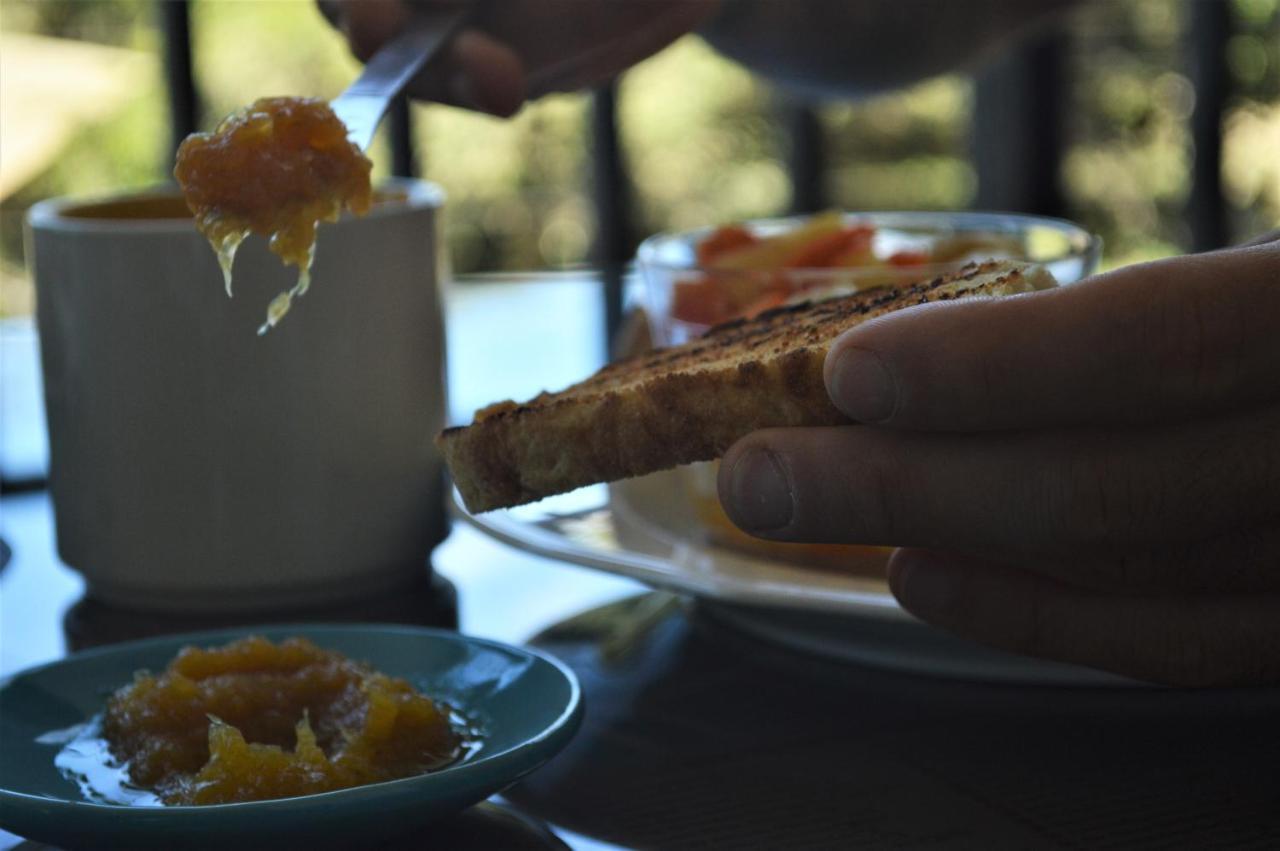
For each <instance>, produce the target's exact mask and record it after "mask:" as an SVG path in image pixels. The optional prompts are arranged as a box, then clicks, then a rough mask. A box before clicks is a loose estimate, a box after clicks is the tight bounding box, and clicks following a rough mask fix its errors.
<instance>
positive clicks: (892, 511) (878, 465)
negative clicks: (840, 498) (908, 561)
mask: <svg viewBox="0 0 1280 851" xmlns="http://www.w3.org/2000/svg"><path fill="white" fill-rule="evenodd" d="M903 475H904V472H903V470H902V469H901V465H899V464H897V463H895V462H894V460H893V459H892V456H890V455H889V454H888V453H882V452H873V453H869V454H868V456H867V457H866V459H864V460H863V462H862V463H860V464H859V465H858V476H857V478H856V479H855V480H853V481H851V482H850V484H851V486H852V488H851V493H850V494H849V497H848V501H849V502H850V515H851V516H852V517H854V518H856V522H857V524H858V526H859V530H860V532H861V533H862V536H863V537H864V538H868V540H867V541H866V542H867V543H883V544H891V543H898V542H899V540H900V534H901V531H902V523H901V518H902V515H903V508H902V504H901V499H902V494H903V493H904V492H905V491H906V490H908V488H905V487H903V482H902V479H903ZM869 538H875V539H876V540H875V541H871V540H870V539H869Z"/></svg>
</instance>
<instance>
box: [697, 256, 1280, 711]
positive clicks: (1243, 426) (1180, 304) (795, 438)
mask: <svg viewBox="0 0 1280 851" xmlns="http://www.w3.org/2000/svg"><path fill="white" fill-rule="evenodd" d="M1272 239H1273V240H1274V239H1275V236H1274V235H1273V237H1272ZM826 384H827V390H828V392H829V393H830V395H831V398H832V400H833V402H834V403H835V404H836V406H837V407H839V408H840V409H841V410H842V411H844V412H845V413H846V414H848V415H849V416H850V417H851V418H853V419H854V420H857V421H859V422H861V423H866V425H852V426H844V427H837V428H823V429H773V430H767V431H762V432H757V433H755V434H752V435H750V436H748V437H746V438H744V439H743V440H741V441H740V442H739V443H738V444H736V445H735V446H734V447H733V448H732V449H731V450H730V452H729V453H728V455H727V456H726V457H725V459H724V461H723V463H722V465H721V472H720V481H719V485H720V498H721V501H722V502H723V503H724V505H725V508H726V510H727V511H728V513H729V516H730V517H732V518H733V519H734V521H735V522H736V523H738V525H740V526H741V527H743V528H744V529H746V530H748V531H751V532H753V533H755V534H758V535H760V536H762V537H767V538H772V539H775V540H786V541H816V542H843V543H860V544H889V545H895V546H899V547H902V549H899V550H898V551H897V552H896V553H895V554H894V555H893V557H892V559H891V561H890V564H889V583H890V587H891V588H892V590H893V593H894V595H895V596H896V597H897V598H898V600H899V601H900V602H901V604H902V605H903V607H904V608H906V609H907V610H908V611H910V612H912V613H913V614H915V615H917V616H918V617H920V618H921V619H923V620H925V621H928V622H930V623H933V624H935V625H937V626H940V627H943V628H944V629H947V630H950V631H952V632H955V633H957V634H960V635H962V636H967V637H969V638H973V639H976V640H978V641H981V642H984V643H986V644H989V645H992V646H995V647H999V648H1003V649H1007V650H1011V651H1015V652H1018V653H1025V654H1029V655H1033V656H1040V657H1044V658H1048V659H1056V660H1061V661H1065V662H1073V663H1078V664H1083V665H1088V666H1091V667H1095V668H1101V669H1104V670H1109V671H1114V672H1117V673H1120V674H1124V675H1128V676H1132V677H1136V678H1139V679H1146V680H1152V681H1157V682H1163V683H1169V684H1175V685H1185V686H1207V685H1236V684H1251V683H1268V682H1277V681H1280V241H1271V242H1267V243H1262V244H1257V245H1254V246H1252V247H1246V248H1237V249H1231V250H1227V251H1220V252H1215V253H1210V254H1202V255H1195V256H1189V257H1181V258H1176V259H1170V260H1164V261H1159V262H1156V263H1149V264H1145V265H1141V266H1133V267H1129V268H1125V269H1120V270H1118V271H1115V272H1111V273H1109V274H1106V275H1101V276H1098V277H1095V278H1092V279H1090V280H1087V281H1083V282H1081V283H1078V284H1074V285H1071V286H1067V287H1062V288H1059V289H1055V290H1050V291H1045V292H1038V293H1031V294H1027V295H1021V296H1015V297H1011V298H1005V299H997V300H966V301H960V302H953V303H942V304H930V305H925V306H921V307H918V308H913V309H910V310H906V311H901V312H898V313H893V314H890V315H888V316H885V317H882V318H880V319H877V320H875V321H872V322H869V323H866V324H865V325H862V326H859V327H857V328H854V329H851V330H850V331H849V332H847V333H845V334H844V335H843V336H842V337H841V338H840V339H839V340H838V341H837V342H836V343H835V345H834V346H833V347H832V350H831V353H830V354H829V356H828V357H827V360H826Z"/></svg>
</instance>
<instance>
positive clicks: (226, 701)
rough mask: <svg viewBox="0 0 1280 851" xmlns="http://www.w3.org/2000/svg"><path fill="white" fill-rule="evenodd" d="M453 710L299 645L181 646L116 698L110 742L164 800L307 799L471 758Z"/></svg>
mask: <svg viewBox="0 0 1280 851" xmlns="http://www.w3.org/2000/svg"><path fill="white" fill-rule="evenodd" d="M449 715H450V711H449V708H448V707H446V706H444V705H443V704H438V703H436V702H434V701H432V700H431V699H430V698H428V697H426V696H424V695H422V694H420V693H419V692H417V691H416V690H415V689H414V688H413V686H411V685H410V684H409V683H408V682H407V681H405V680H402V679H398V678H395V677H389V676H386V675H385V674H381V673H379V672H377V671H375V670H373V669H372V668H371V667H369V666H368V665H365V664H362V663H360V662H355V661H352V660H351V659H348V658H347V657H345V656H343V655H342V654H340V653H335V652H332V651H327V650H322V649H320V648H319V647H317V646H316V645H314V644H312V643H311V642H309V641H306V640H305V639H301V638H290V639H286V640H285V641H282V642H280V643H279V644H273V643H272V642H270V641H267V640H266V639H264V638H258V637H250V638H244V639H240V640H238V641H233V642H231V643H230V644H228V645H226V646H225V647H221V648H216V649H201V648H198V647H187V648H184V649H183V650H182V651H181V652H180V653H179V654H178V656H177V657H176V658H175V659H174V660H173V662H172V663H171V664H170V665H169V667H168V668H166V669H165V670H164V671H163V672H162V673H161V674H160V675H159V676H153V675H151V674H149V673H146V672H141V673H139V674H137V675H136V677H135V678H134V681H133V682H132V683H131V684H129V685H127V686H125V687H124V688H121V689H120V690H119V691H117V692H116V693H115V694H114V695H112V696H111V697H110V699H109V700H108V701H107V709H106V712H105V713H104V715H103V719H102V736H103V738H104V739H105V740H106V742H107V745H108V747H109V749H110V753H111V755H112V756H113V757H114V758H115V759H117V760H119V761H120V762H121V763H124V764H125V765H126V766H127V768H128V773H129V779H130V781H131V782H132V783H133V784H135V785H137V786H140V787H144V788H147V789H150V790H152V791H154V792H155V793H156V795H157V796H158V797H159V798H160V800H161V801H163V802H164V803H166V804H223V803H233V802H237V801H261V800H266V799H270V798H287V797H292V796H296V795H310V794H314V793H317V792H328V791H331V790H334V789H344V788H347V787H351V786H360V785H363V784H366V783H377V782H380V781H384V780H394V779H397V778H400V777H409V776H413V775H417V774H423V773H426V772H428V771H432V770H435V769H438V768H442V767H444V766H446V765H448V764H449V763H451V762H454V761H455V760H457V759H458V758H459V757H460V756H461V755H462V753H463V750H464V746H465V742H464V737H463V736H462V735H461V734H460V733H459V732H458V731H457V730H456V729H455V728H454V725H453V724H451V722H450V718H449Z"/></svg>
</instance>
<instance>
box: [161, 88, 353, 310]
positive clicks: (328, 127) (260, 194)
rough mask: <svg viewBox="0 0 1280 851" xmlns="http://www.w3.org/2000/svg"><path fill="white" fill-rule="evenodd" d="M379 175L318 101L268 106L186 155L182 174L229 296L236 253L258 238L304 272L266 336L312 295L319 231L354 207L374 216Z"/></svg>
mask: <svg viewBox="0 0 1280 851" xmlns="http://www.w3.org/2000/svg"><path fill="white" fill-rule="evenodd" d="M371 168H372V163H370V161H369V159H368V158H367V157H366V156H365V155H364V154H363V153H362V152H361V150H360V148H359V147H357V146H356V145H354V144H352V143H351V141H350V140H348V139H347V128H346V127H345V126H344V125H343V123H342V121H341V120H340V119H339V118H338V116H337V115H335V114H334V112H333V110H332V109H330V108H329V105H328V104H327V103H325V102H324V101H322V100H316V99H312V98H291V97H278V98H262V99H261V100H258V101H255V102H254V103H253V104H252V105H250V106H248V107H245V108H244V109H242V110H240V111H239V112H236V113H233V114H232V115H230V116H228V117H227V118H225V119H223V121H222V123H221V124H219V125H218V127H217V128H216V129H215V130H214V131H213V132H212V133H193V134H192V135H190V136H188V137H187V138H186V139H185V140H184V141H183V143H182V145H181V146H180V147H179V148H178V159H177V164H176V166H175V167H174V170H173V173H174V176H175V177H176V178H177V179H178V185H179V186H181V187H182V192H183V194H184V195H185V196H186V199H187V205H188V206H189V207H190V208H191V212H192V214H193V215H194V216H195V221H196V227H198V228H199V229H200V232H201V233H202V234H204V235H205V237H207V238H208V240H209V243H210V244H211V245H212V246H213V248H214V250H215V251H216V252H217V253H218V261H219V263H220V264H221V265H222V272H223V275H224V277H225V279H226V284H227V294H228V295H230V294H231V265H232V262H233V261H234V259H235V252H236V249H237V248H238V247H239V246H240V243H241V242H242V241H244V239H245V237H247V236H248V235H249V234H251V233H254V234H258V235H259V236H263V237H267V238H269V239H270V246H271V250H272V251H273V252H275V254H276V255H278V256H279V257H280V259H281V260H282V261H284V263H285V264H286V265H291V266H296V267H297V268H298V283H297V285H296V286H294V287H293V289H291V290H289V291H287V292H283V293H281V294H280V295H278V296H277V297H276V298H275V299H274V300H273V301H272V302H271V305H270V306H269V307H268V308H267V321H266V323H265V324H264V325H263V326H262V328H261V329H260V331H259V333H265V332H266V331H267V330H269V329H271V328H273V327H275V325H276V324H277V323H278V322H279V321H280V320H281V319H283V318H284V315H285V314H286V313H288V311H289V308H290V306H291V305H292V303H293V299H294V298H296V297H298V296H301V295H303V294H304V293H305V292H306V291H307V287H308V285H309V283H310V270H311V261H312V258H313V257H314V256H315V242H316V226H317V225H318V224H319V223H320V222H322V221H327V222H332V221H336V220H337V219H338V216H339V215H340V214H341V213H342V211H343V210H344V209H347V210H351V211H352V212H354V213H356V214H358V215H363V214H364V213H366V212H368V210H369V206H370V204H371V203H372V190H371V188H370V183H369V173H370V170H371Z"/></svg>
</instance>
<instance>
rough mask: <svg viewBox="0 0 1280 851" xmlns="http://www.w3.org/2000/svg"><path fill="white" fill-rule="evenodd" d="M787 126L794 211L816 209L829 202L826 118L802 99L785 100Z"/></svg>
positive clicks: (783, 108) (789, 171) (811, 210)
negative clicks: (823, 125) (825, 134)
mask: <svg viewBox="0 0 1280 851" xmlns="http://www.w3.org/2000/svg"><path fill="white" fill-rule="evenodd" d="M782 111H783V117H784V121H783V124H784V126H785V127H786V128H787V141H788V146H787V172H788V174H789V175H790V177H791V212H792V213H814V212H817V211H818V210H822V209H825V208H826V206H827V191H826V182H825V178H826V171H827V156H826V140H825V139H824V138H823V134H822V121H821V120H820V119H819V117H818V114H817V112H815V111H814V110H813V108H812V107H810V106H808V105H807V104H805V103H802V102H799V101H786V102H784V103H783V104H782Z"/></svg>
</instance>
